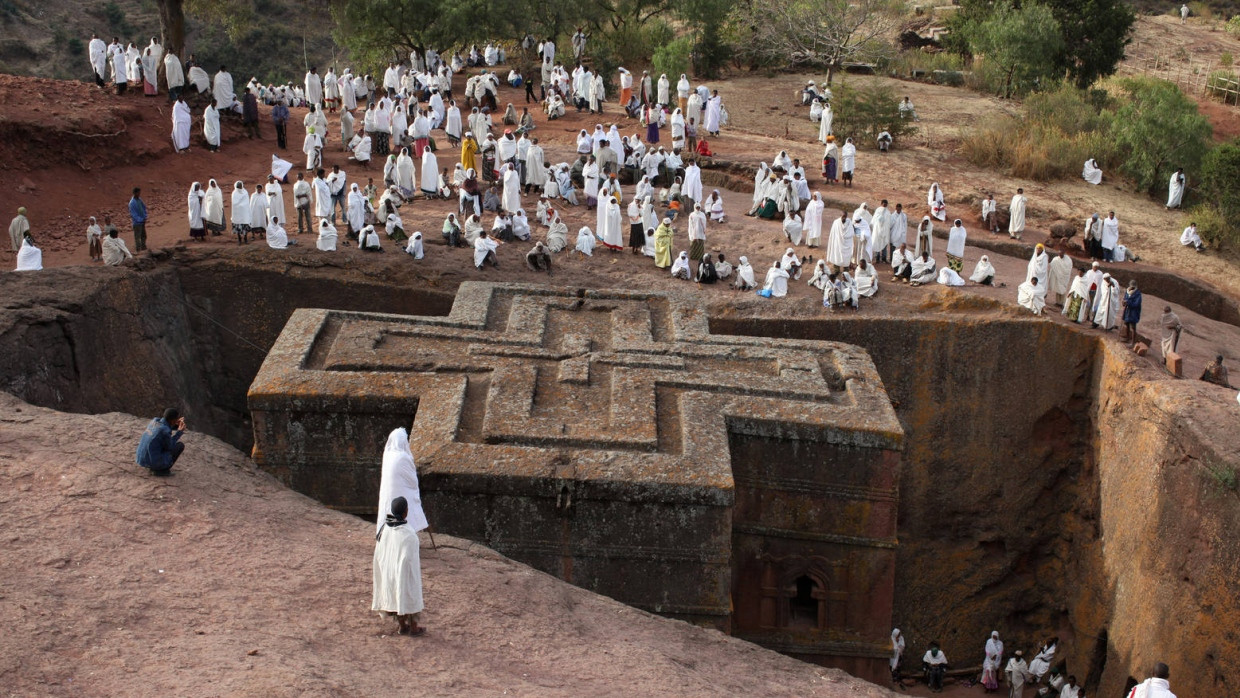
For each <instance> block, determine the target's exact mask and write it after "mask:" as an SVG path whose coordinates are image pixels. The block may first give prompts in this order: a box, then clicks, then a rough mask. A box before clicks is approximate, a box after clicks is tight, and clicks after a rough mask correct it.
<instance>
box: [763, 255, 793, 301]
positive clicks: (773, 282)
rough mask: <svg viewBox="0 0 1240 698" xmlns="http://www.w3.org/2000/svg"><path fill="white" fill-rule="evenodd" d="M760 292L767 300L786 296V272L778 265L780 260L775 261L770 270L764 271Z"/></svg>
mask: <svg viewBox="0 0 1240 698" xmlns="http://www.w3.org/2000/svg"><path fill="white" fill-rule="evenodd" d="M762 290H763V292H764V295H767V297H768V298H783V297H784V296H786V295H788V272H787V271H785V270H784V268H783V267H782V266H781V265H780V260H778V259H777V260H775V263H774V264H773V265H771V268H770V269H767V270H766V280H765V281H764V282H763V283H762Z"/></svg>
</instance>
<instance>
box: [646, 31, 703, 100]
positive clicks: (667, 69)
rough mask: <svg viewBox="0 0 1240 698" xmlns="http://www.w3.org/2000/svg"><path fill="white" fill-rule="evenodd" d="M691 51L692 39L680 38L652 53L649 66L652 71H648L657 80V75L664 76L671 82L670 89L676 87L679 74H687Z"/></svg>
mask: <svg viewBox="0 0 1240 698" xmlns="http://www.w3.org/2000/svg"><path fill="white" fill-rule="evenodd" d="M692 51H693V39H691V38H690V37H687V36H682V37H680V38H679V39H676V40H675V41H669V42H668V43H666V44H664V45H662V46H660V47H659V48H658V50H656V51H655V52H654V57H653V58H652V60H651V64H652V66H653V67H654V70H652V71H650V72H651V73H653V74H654V75H655V76H656V77H655V78H654V79H655V80H658V77H657V76H658V75H659V74H666V75H667V79H668V80H671V81H672V88H673V89H675V87H676V80H677V79H679V78H680V74H681V73H688V72H689V54H690V53H692Z"/></svg>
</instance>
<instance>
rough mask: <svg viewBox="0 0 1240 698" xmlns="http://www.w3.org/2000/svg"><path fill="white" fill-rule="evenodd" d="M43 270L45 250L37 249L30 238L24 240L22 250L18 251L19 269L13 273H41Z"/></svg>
mask: <svg viewBox="0 0 1240 698" xmlns="http://www.w3.org/2000/svg"><path fill="white" fill-rule="evenodd" d="M42 268H43V250H40V249H39V248H37V247H35V246H34V244H33V243H31V242H30V238H23V239H22V246H21V249H19V250H17V268H15V269H14V270H13V271H39V270H40V269H42Z"/></svg>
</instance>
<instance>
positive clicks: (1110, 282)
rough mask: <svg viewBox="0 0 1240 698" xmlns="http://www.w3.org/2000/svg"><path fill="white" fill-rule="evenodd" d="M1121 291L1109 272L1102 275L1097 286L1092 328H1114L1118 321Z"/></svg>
mask: <svg viewBox="0 0 1240 698" xmlns="http://www.w3.org/2000/svg"><path fill="white" fill-rule="evenodd" d="M1122 296H1123V293H1122V292H1121V291H1120V288H1119V283H1118V282H1116V281H1115V279H1113V278H1111V275H1110V274H1103V275H1102V283H1101V284H1099V286H1098V295H1097V310H1095V311H1094V317H1093V328H1094V329H1098V328H1099V327H1101V328H1102V329H1103V330H1106V331H1108V332H1109V331H1111V330H1113V329H1115V328H1116V327H1117V325H1118V321H1119V311H1120V299H1121V297H1122Z"/></svg>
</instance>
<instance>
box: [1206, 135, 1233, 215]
mask: <svg viewBox="0 0 1240 698" xmlns="http://www.w3.org/2000/svg"><path fill="white" fill-rule="evenodd" d="M1201 193H1202V195H1203V196H1204V197H1205V198H1206V201H1207V202H1209V203H1211V204H1213V205H1214V206H1215V207H1216V208H1217V209H1218V210H1219V213H1221V214H1222V215H1223V217H1224V218H1225V219H1227V220H1228V221H1229V222H1230V223H1231V225H1233V226H1234V227H1236V228H1237V229H1238V230H1240V140H1234V141H1232V142H1230V143H1225V144H1223V145H1220V146H1217V147H1215V148H1214V149H1212V150H1211V151H1210V152H1208V153H1206V156H1205V157H1204V158H1202V160H1201Z"/></svg>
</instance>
